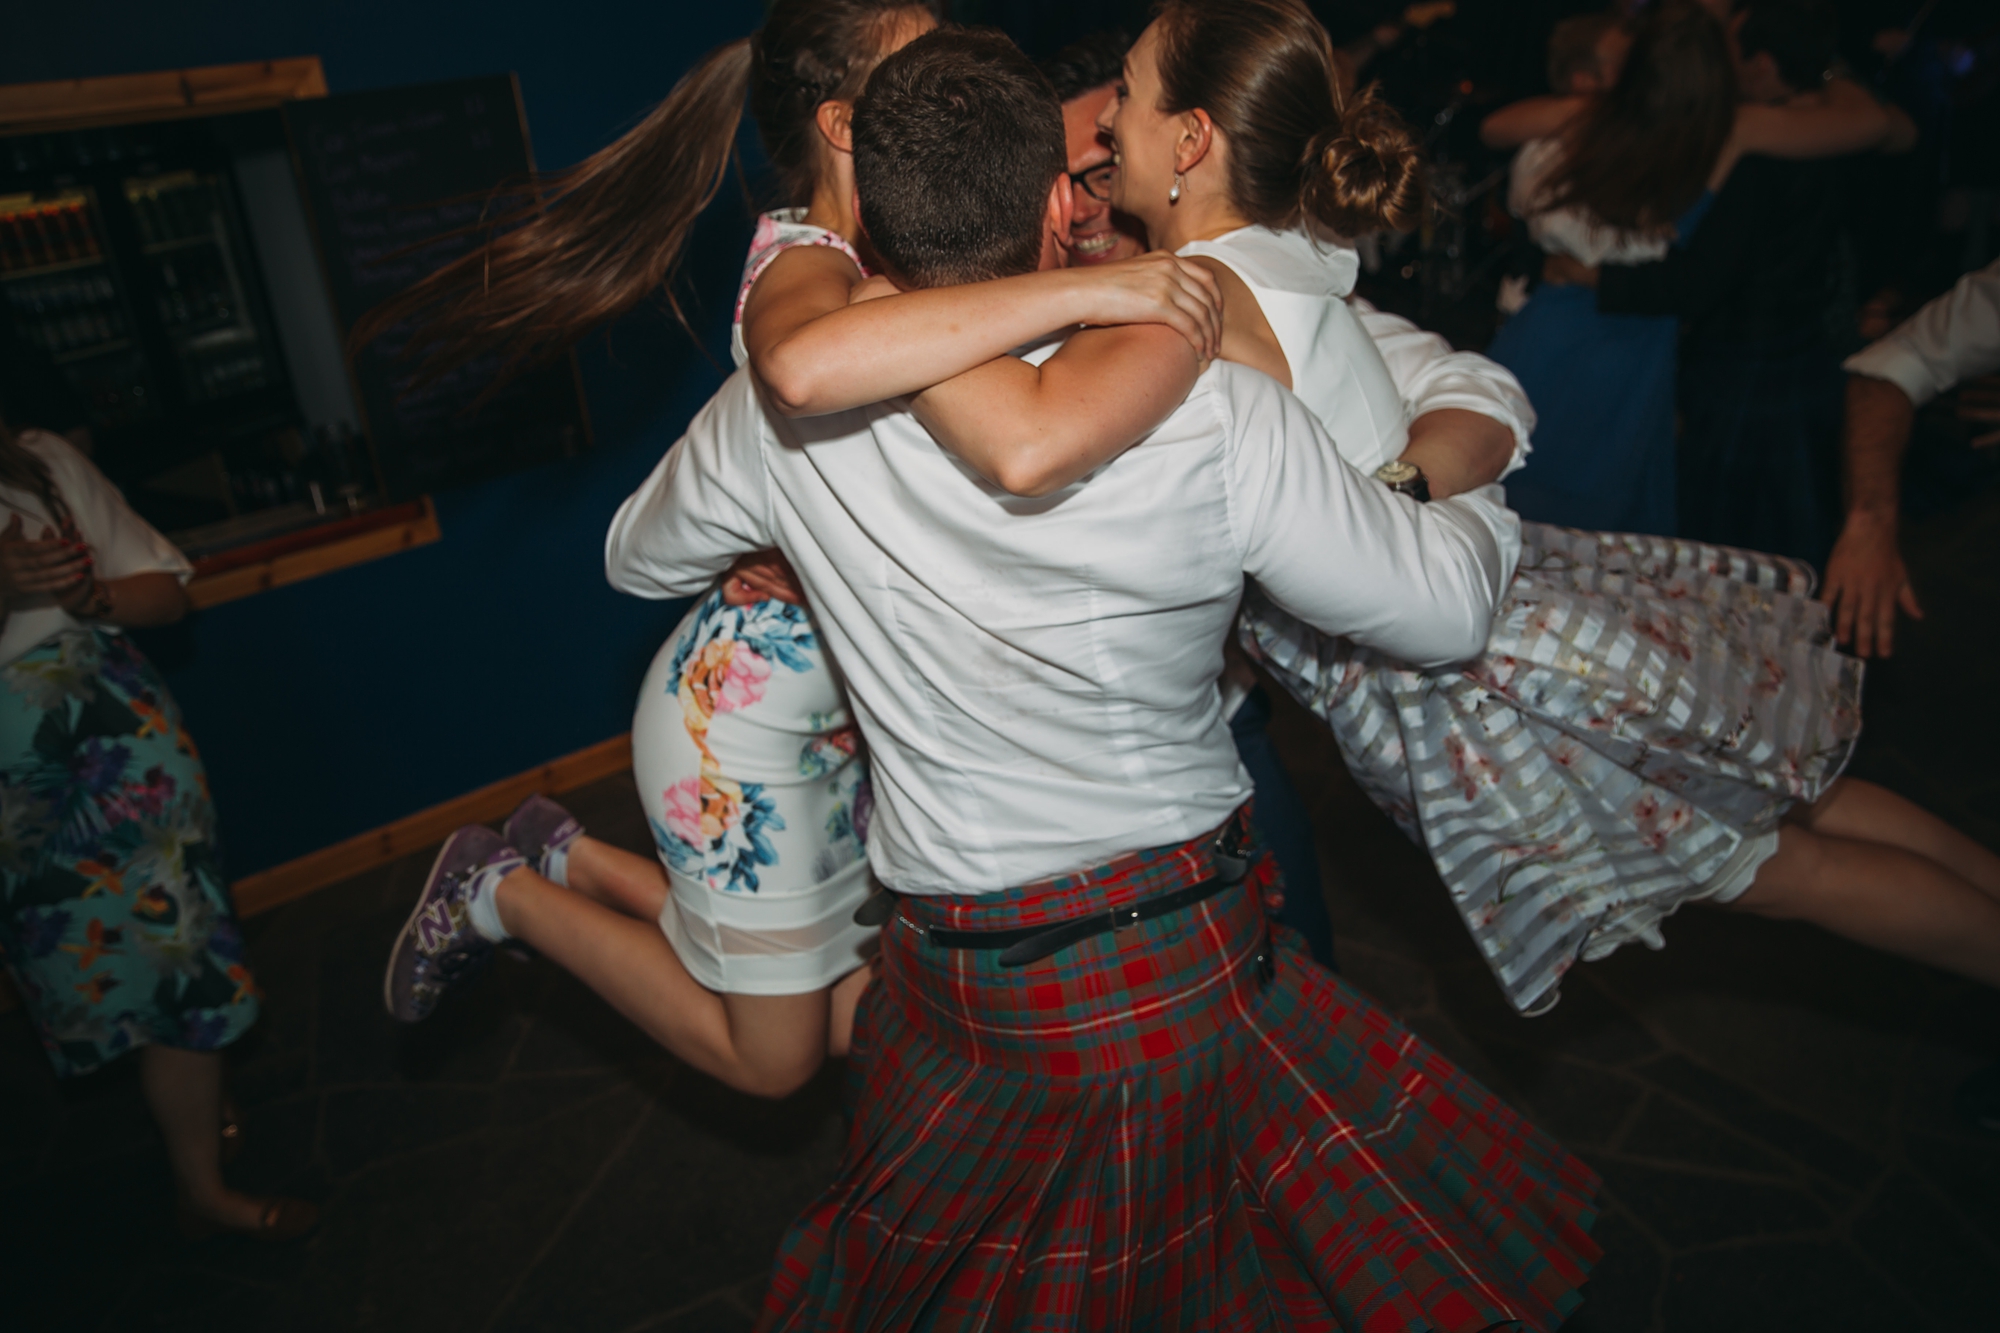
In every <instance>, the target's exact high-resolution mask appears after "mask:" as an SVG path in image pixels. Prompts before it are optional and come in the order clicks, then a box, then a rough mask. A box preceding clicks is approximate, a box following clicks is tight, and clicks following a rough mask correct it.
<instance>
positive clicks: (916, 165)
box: [854, 28, 1069, 287]
mask: <svg viewBox="0 0 2000 1333" xmlns="http://www.w3.org/2000/svg"><path fill="white" fill-rule="evenodd" d="M1068 165H1069V164H1068V161H1067V158H1066V156H1065V150H1064V147H1063V122H1062V104H1061V103H1059V102H1058V101H1057V100H1056V96H1055V91H1054V90H1053V89H1052V88H1050V87H1049V81H1048V80H1047V79H1046V78H1043V77H1042V75H1041V73H1040V72H1039V71H1037V70H1036V69H1035V67H1034V65H1033V63H1032V62H1030V61H1029V59H1028V58H1027V57H1026V56H1025V55H1022V54H1021V49H1020V48H1019V47H1017V46H1015V45H1014V43H1013V42H1012V41H1010V40H1009V39H1008V38H1007V36H1006V35H1005V34H1004V33H1002V32H1000V31H999V30H998V29H995V28H939V29H938V30H937V31H935V32H930V33H926V34H925V35H924V36H922V37H919V38H917V39H916V40H915V41H913V42H911V43H910V44H909V45H908V46H906V47H904V48H903V49H902V50H900V51H898V52H896V54H894V55H892V56H890V57H889V58H888V59H887V60H884V61H883V62H882V64H881V65H880V66H879V67H878V68H877V69H876V71H875V73H874V75H873V76H872V77H871V78H870V79H869V80H868V87H867V89H866V90H865V91H864V92H863V93H862V94H861V96H860V97H859V98H857V99H855V103H854V188H855V192H856V193H857V194H859V195H860V197H861V225H862V226H863V227H865V228H866V229H867V231H868V240H869V242H870V244H872V245H873V246H874V247H875V252H876V253H877V254H878V255H880V256H881V257H882V260H883V262H884V263H886V264H887V265H888V266H889V268H890V269H891V270H892V271H893V272H894V273H895V275H896V276H897V277H899V278H901V279H903V280H904V281H905V282H908V283H910V284H912V285H914V286H918V287H942V286H948V285H950V284H953V283H961V282H980V281H983V280H985V279H987V278H1000V277H1008V276H1011V275H1013V274H1016V273H1029V272H1033V271H1034V268H1035V265H1036V264H1037V263H1038V262H1039V261H1040V259H1041V253H1042V219H1043V217H1044V215H1045V212H1046V209H1047V206H1048V199H1049V186H1050V185H1051V184H1052V183H1053V182H1054V181H1055V179H1056V177H1058V176H1060V175H1062V174H1063V172H1064V171H1065V170H1066V169H1067V168H1068Z"/></svg>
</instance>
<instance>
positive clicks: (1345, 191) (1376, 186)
mask: <svg viewBox="0 0 2000 1333" xmlns="http://www.w3.org/2000/svg"><path fill="white" fill-rule="evenodd" d="M1300 166H1301V169H1302V171H1303V174H1304V177H1305V182H1304V186H1303V188H1302V189H1301V191H1300V203H1301V205H1302V206H1303V207H1304V209H1305V212H1306V214H1307V215H1308V216H1309V217H1311V218H1312V219H1313V220H1315V221H1316V222H1318V223H1319V224H1320V225H1321V226H1323V227H1326V228H1328V229H1330V230H1332V231H1334V232H1336V233H1338V234H1339V235H1342V236H1349V237H1352V236H1362V235H1365V234H1367V233H1368V232H1373V231H1382V230H1384V229H1387V230H1391V231H1412V230H1414V229H1415V228H1416V226H1417V224H1418V223H1419V222H1421V221H1422V220H1423V206H1424V162H1423V152H1422V149H1421V148H1420V147H1419V145H1418V143H1417V136H1416V133H1415V131H1413V130H1412V129H1411V128H1410V126H1409V123H1408V122H1407V121H1405V120H1404V119H1403V118H1402V117H1401V116H1399V115H1397V114H1396V111H1395V109H1394V108H1392V107H1391V106H1390V105H1389V104H1388V103H1386V102H1384V101H1383V100H1382V99H1381V98H1380V97H1379V96H1378V95H1377V94H1376V91H1375V86H1374V85H1373V84H1370V85H1369V86H1368V87H1366V88H1364V89H1362V90H1361V91H1360V92H1359V93H1357V94H1355V95H1353V96H1351V97H1349V98H1348V99H1347V105H1346V106H1345V107H1344V108H1342V110H1341V113H1340V120H1339V122H1338V123H1337V124H1335V125H1332V126H1330V127H1328V128H1327V129H1325V130H1322V131H1321V132H1320V133H1318V134H1316V135H1314V136H1313V137H1312V139H1311V140H1310V141H1308V143H1307V145H1306V155H1305V161H1303V162H1302V163H1301V164H1300Z"/></svg>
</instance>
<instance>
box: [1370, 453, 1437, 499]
mask: <svg viewBox="0 0 2000 1333" xmlns="http://www.w3.org/2000/svg"><path fill="white" fill-rule="evenodd" d="M1375 480H1377V481H1379V482H1381V483H1382V484H1383V485H1384V486H1387V487H1388V488H1389V489H1390V490H1392V491H1399V492H1401V493H1402V494H1404V495H1407V496H1409V497H1410V498H1411V499H1412V500H1415V501H1416V502H1417V503H1418V504H1424V503H1426V502H1428V501H1429V500H1430V498H1431V483H1430V478H1428V477H1426V476H1425V475H1424V470H1423V469H1422V468H1420V467H1418V466H1417V465H1416V464H1415V463H1406V462H1404V461H1403V460H1402V459H1400V458H1398V459H1394V460H1392V461H1390V462H1387V463H1384V464H1383V465H1382V466H1381V467H1378V468H1376V469H1375Z"/></svg>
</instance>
